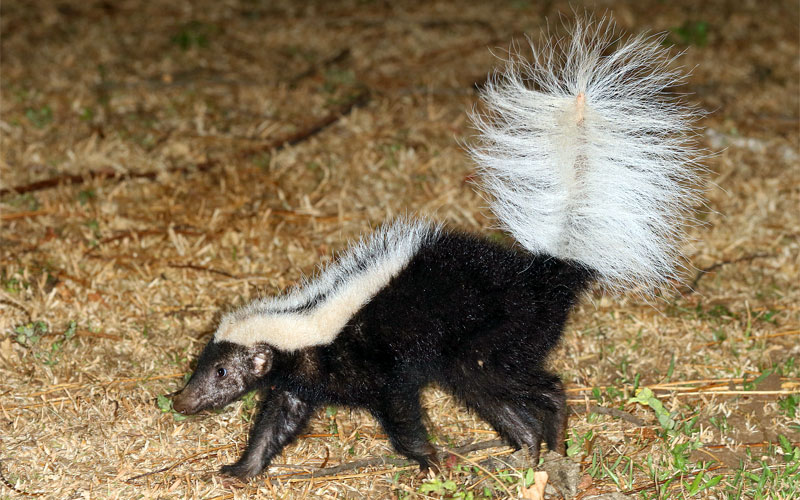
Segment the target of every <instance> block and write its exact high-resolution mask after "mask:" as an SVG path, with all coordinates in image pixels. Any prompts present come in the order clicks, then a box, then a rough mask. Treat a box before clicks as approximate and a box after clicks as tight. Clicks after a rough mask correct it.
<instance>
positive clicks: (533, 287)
mask: <svg viewBox="0 0 800 500" xmlns="http://www.w3.org/2000/svg"><path fill="white" fill-rule="evenodd" d="M592 278H593V276H592V273H591V271H589V270H587V269H585V268H583V267H581V266H580V265H578V264H574V263H571V262H567V261H564V260H560V259H557V258H551V257H545V256H534V255H531V254H529V253H527V252H523V251H517V250H514V249H509V248H507V247H505V246H502V245H499V244H495V243H492V242H489V241H486V240H483V239H479V238H476V237H472V236H469V235H464V234H461V233H444V234H443V235H442V236H441V237H440V238H438V239H437V240H436V241H435V243H433V244H432V245H429V246H424V247H423V248H421V249H420V250H419V252H418V253H417V254H416V255H415V256H414V257H413V258H412V259H411V261H410V262H409V264H408V266H407V267H406V268H405V269H404V270H403V271H402V272H401V273H400V274H399V275H398V276H396V277H395V278H394V279H393V280H392V281H391V282H390V283H389V284H388V285H387V286H386V287H385V288H384V289H383V290H382V291H380V292H379V293H378V294H377V295H375V296H374V297H373V298H372V300H371V301H370V302H369V303H368V304H367V305H365V306H364V307H363V308H362V309H361V310H360V311H359V312H358V313H357V314H356V315H355V316H353V318H352V319H351V321H350V322H349V323H348V324H347V326H346V327H345V328H344V329H343V330H342V331H341V332H340V333H339V334H338V336H337V337H336V339H335V340H334V341H333V342H332V343H331V344H329V345H324V346H316V347H309V348H306V349H303V350H300V351H295V352H282V351H279V350H277V349H269V348H268V346H262V347H261V348H260V349H261V350H262V351H263V350H268V351H269V353H270V359H269V361H270V363H271V369H270V370H269V371H268V372H266V374H265V375H263V376H259V377H251V376H239V375H237V377H239V379H241V380H249V381H251V382H250V383H247V384H245V385H246V386H247V387H246V388H245V390H249V389H253V388H259V389H260V390H261V391H262V393H263V403H262V405H261V409H260V413H259V415H258V417H257V419H256V423H255V425H254V426H253V429H252V431H251V435H250V442H249V444H248V447H247V450H246V451H245V453H244V455H243V456H242V458H241V459H240V460H239V462H237V463H236V464H234V465H232V466H226V467H225V468H223V472H225V473H227V474H231V475H234V476H238V477H243V478H246V477H250V476H253V475H255V474H257V473H259V472H260V471H261V470H263V469H264V467H266V466H267V465H268V464H269V461H270V460H271V459H272V457H273V456H275V455H276V454H278V453H279V452H280V451H281V449H282V448H283V447H284V446H285V445H286V444H288V443H289V442H291V441H292V440H293V439H294V437H296V436H297V435H298V434H299V433H300V432H301V431H302V428H303V426H304V424H305V423H306V421H307V420H308V418H309V415H310V414H311V412H312V411H313V410H314V408H315V407H318V406H321V405H328V404H334V405H344V406H351V407H361V408H366V409H367V410H369V411H370V412H371V413H372V414H373V415H374V416H375V417H376V418H377V420H378V421H379V422H380V423H381V425H382V426H383V428H384V429H385V430H386V433H387V434H388V435H389V439H390V440H391V443H392V445H393V446H394V448H395V449H396V450H397V451H398V452H400V453H402V454H404V455H406V456H408V457H410V458H412V459H414V460H416V461H418V462H419V464H420V466H421V468H422V469H425V468H427V467H428V466H429V465H431V464H432V463H433V462H434V461H435V450H434V448H433V447H432V446H431V445H430V443H428V441H427V439H426V436H427V432H426V429H425V427H424V425H423V423H422V413H423V412H422V409H421V407H420V402H419V394H420V390H421V389H422V388H423V387H424V386H425V385H427V384H429V383H432V382H433V383H437V384H439V385H440V386H441V387H442V388H444V389H446V390H448V391H451V392H452V393H453V394H455V395H456V396H457V397H458V398H459V399H460V400H461V401H463V402H464V403H465V404H466V405H467V406H468V407H469V408H471V409H473V410H474V411H476V412H477V413H478V414H479V415H480V416H481V417H482V418H484V419H485V420H486V421H488V422H489V423H490V424H491V425H492V426H493V427H494V428H495V429H496V430H497V432H498V433H499V434H500V435H501V436H502V437H503V438H505V439H506V440H507V441H508V442H509V443H510V444H511V445H512V446H514V447H517V448H520V447H527V448H528V449H529V450H530V452H531V454H532V455H533V457H534V458H536V457H538V454H539V447H540V443H541V440H542V439H544V441H545V442H546V443H547V445H548V448H550V449H553V450H556V451H559V452H562V453H563V451H564V432H565V421H566V407H565V394H564V391H563V389H562V385H561V381H560V379H559V378H558V377H557V376H556V375H554V374H552V373H549V372H548V371H546V370H545V369H544V367H543V363H544V360H545V357H546V355H547V353H548V352H549V351H550V350H551V349H552V348H553V347H554V346H555V345H556V344H557V342H558V341H559V339H560V337H561V332H562V330H563V327H564V323H565V321H566V319H567V316H568V314H569V311H570V309H571V308H572V307H573V305H574V304H575V303H576V301H577V300H578V297H579V295H580V293H581V292H582V291H583V290H584V289H585V288H586V287H587V286H588V285H589V284H590V282H591V281H592ZM249 349H251V350H252V349H256V350H258V349H259V347H256V348H249ZM215 356H216V357H215ZM249 356H251V354H248V348H246V347H243V346H240V345H236V344H232V343H228V342H215V341H213V340H212V341H211V342H210V343H209V345H208V346H207V347H206V350H205V351H204V353H203V355H202V357H201V359H200V362H199V364H198V368H197V372H196V373H195V374H194V375H193V378H192V381H190V382H189V383H188V384H187V388H186V389H185V390H186V391H188V393H187V394H194V395H193V396H188V395H187V396H186V399H187V400H188V399H192V398H194V397H199V394H200V393H201V392H203V391H214V390H215V389H214V387H213V384H212V385H208V384H207V383H205V382H202V380H211V379H209V378H208V377H205V379H204V378H203V376H201V375H200V372H206V373H213V370H214V368H215V367H216V366H218V365H219V364H220V363H231V364H236V363H241V367H240V368H239V367H234V368H235V369H247V368H246V367H248V366H250V362H249V361H248V360H249ZM237 366H238V365H237ZM195 377H198V380H199V381H201V382H198V383H197V384H195V385H196V386H197V387H202V388H200V389H193V380H194V379H195ZM234 386H235V384H234ZM232 387H233V386H232ZM219 390H220V392H223V393H225V394H224V395H223V396H224V397H215V398H207V400H209V401H210V400H214V401H216V402H217V403H216V405H218V404H219V402H220V401H224V403H223V404H227V402H230V401H231V400H233V399H235V398H236V397H239V396H240V395H241V388H240V387H238V386H237V388H236V389H235V390H234V389H226V388H220V389H219ZM180 397H181V396H180V395H179V396H178V398H180ZM201 406H202V405H195V406H192V405H191V404H190V402H187V401H183V400H182V401H181V404H180V405H176V408H178V407H180V408H185V409H193V410H195V411H198V410H199V409H203V408H205V407H201Z"/></svg>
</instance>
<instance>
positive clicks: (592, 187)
mask: <svg viewBox="0 0 800 500" xmlns="http://www.w3.org/2000/svg"><path fill="white" fill-rule="evenodd" d="M663 41H664V37H663V36H656V37H644V36H635V37H631V38H628V39H627V40H620V39H618V38H616V37H615V35H614V25H613V23H611V22H610V21H606V20H600V21H599V22H597V23H594V24H593V23H592V21H591V20H578V21H577V22H576V24H575V26H574V28H573V29H572V33H571V36H570V37H569V38H566V39H559V40H556V41H555V42H552V43H544V44H542V45H540V46H538V47H534V46H533V44H531V46H532V49H533V56H532V61H530V62H527V61H525V60H523V58H522V57H520V56H519V55H513V56H512V57H511V60H510V61H508V64H507V67H506V69H505V71H504V72H503V73H502V74H500V75H495V76H494V77H493V78H492V79H491V81H490V82H489V83H488V84H487V86H486V88H485V90H484V91H483V95H482V98H483V101H484V102H485V104H486V114H484V115H480V114H478V113H473V117H472V118H473V121H474V123H475V125H476V127H477V128H478V129H479V131H480V134H481V143H480V144H478V145H476V146H474V147H472V148H471V151H470V153H471V155H472V157H473V158H474V159H475V160H476V161H477V163H478V168H479V170H480V172H481V174H482V178H483V179H484V181H485V187H486V189H487V191H488V192H489V193H491V195H492V198H493V201H492V202H491V207H492V210H493V211H494V213H495V214H496V215H497V217H498V219H499V220H500V222H501V223H502V225H503V226H504V228H505V229H506V230H508V231H509V232H510V233H511V234H512V235H513V236H514V238H516V239H517V240H518V241H519V242H520V243H521V244H522V245H523V246H524V247H525V248H527V249H528V250H529V251H531V252H534V253H540V254H548V255H554V256H557V257H560V258H563V259H570V260H574V261H578V262H580V263H582V264H583V265H585V266H587V267H588V268H591V269H593V270H595V271H596V272H597V273H598V279H599V281H600V282H601V283H602V284H603V286H604V287H605V288H607V289H609V290H611V291H614V292H618V291H623V290H626V289H637V290H639V291H642V292H645V293H646V292H648V291H652V290H653V289H655V288H657V287H659V286H663V285H666V284H668V283H669V282H671V281H672V280H674V279H676V278H678V276H677V275H678V272H677V270H678V268H680V267H681V252H680V246H681V241H682V237H683V236H682V235H683V232H684V231H683V227H684V225H686V224H688V223H691V222H692V220H691V218H689V217H688V213H689V211H690V208H691V206H692V205H693V204H694V203H695V202H697V201H698V197H699V195H698V193H697V191H696V190H695V188H694V186H695V185H696V181H697V178H696V176H697V174H696V169H695V167H696V161H695V160H696V151H695V149H694V147H693V145H692V136H693V135H694V129H693V125H692V124H693V122H694V121H695V120H696V119H697V118H698V116H699V115H700V114H701V113H700V112H699V111H698V110H697V109H695V108H693V107H691V106H689V105H687V104H686V103H684V102H682V101H681V99H680V97H679V96H677V95H676V94H674V93H670V88H671V87H674V86H676V85H679V84H681V83H682V82H683V79H684V78H685V75H684V74H683V73H682V72H680V71H679V70H673V69H670V66H671V64H672V63H673V61H674V59H675V58H674V57H671V56H670V55H669V50H668V49H667V48H665V47H664V46H663V45H662V44H663Z"/></svg>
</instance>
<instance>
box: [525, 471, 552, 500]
mask: <svg viewBox="0 0 800 500" xmlns="http://www.w3.org/2000/svg"><path fill="white" fill-rule="evenodd" d="M545 486H547V472H545V471H543V470H540V471H536V472H535V473H534V474H533V484H532V485H530V487H529V488H526V487H525V486H521V487H520V493H521V494H522V498H524V499H526V500H544V488H545Z"/></svg>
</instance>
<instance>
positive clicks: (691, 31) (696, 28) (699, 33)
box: [670, 21, 709, 47]
mask: <svg viewBox="0 0 800 500" xmlns="http://www.w3.org/2000/svg"><path fill="white" fill-rule="evenodd" d="M708 28H709V25H708V23H707V22H705V21H686V22H685V23H683V24H682V25H680V26H676V27H674V28H671V29H670V31H671V32H672V35H673V36H670V41H672V43H678V44H681V45H696V46H698V47H705V46H706V45H707V44H708Z"/></svg>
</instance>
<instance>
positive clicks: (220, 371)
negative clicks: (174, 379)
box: [172, 339, 273, 415]
mask: <svg viewBox="0 0 800 500" xmlns="http://www.w3.org/2000/svg"><path fill="white" fill-rule="evenodd" d="M272 359H273V351H272V348H271V347H270V346H269V345H267V344H265V343H257V344H254V345H251V346H244V345H241V344H236V343H233V342H226V341H217V340H214V339H212V340H211V342H209V343H208V345H206V347H205V349H203V352H202V354H201V355H200V359H199V360H198V362H197V369H195V371H194V373H193V374H192V378H190V379H189V382H187V383H186V387H184V388H183V390H182V391H181V392H179V393H178V394H177V395H176V396H175V397H174V398H173V400H172V407H173V408H174V409H175V411H177V412H180V413H183V414H184V415H192V414H194V413H197V412H199V411H202V410H208V409H211V408H221V407H223V406H225V405H226V404H228V403H230V402H231V401H234V400H236V399H237V398H239V397H240V396H242V395H243V394H245V393H246V392H248V391H250V390H252V389H254V388H255V387H256V386H257V385H258V382H259V380H261V379H262V378H263V377H264V375H266V374H267V373H268V372H269V370H270V368H272Z"/></svg>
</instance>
